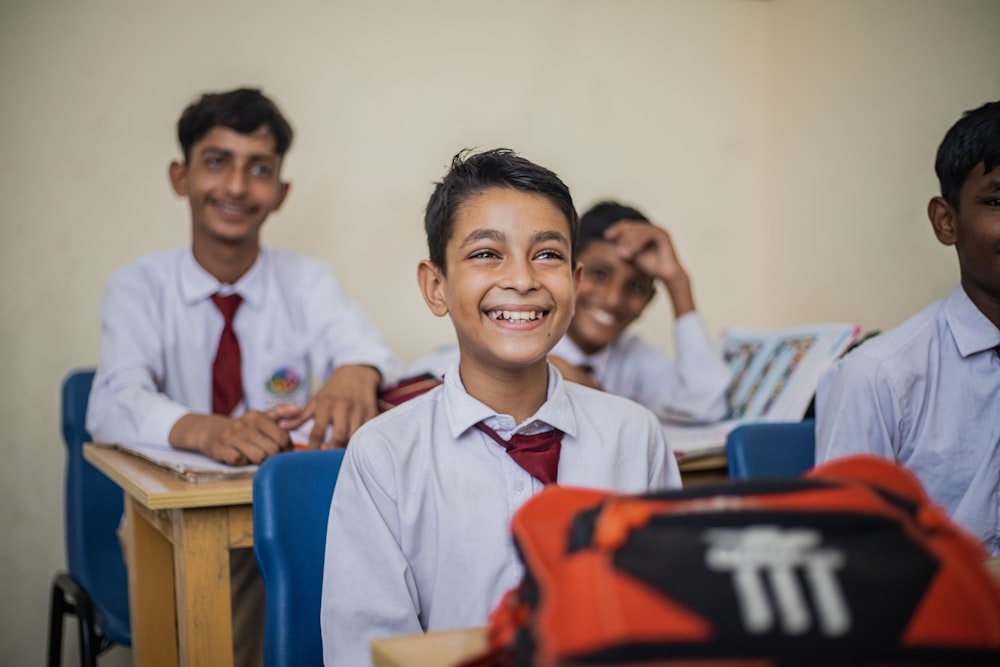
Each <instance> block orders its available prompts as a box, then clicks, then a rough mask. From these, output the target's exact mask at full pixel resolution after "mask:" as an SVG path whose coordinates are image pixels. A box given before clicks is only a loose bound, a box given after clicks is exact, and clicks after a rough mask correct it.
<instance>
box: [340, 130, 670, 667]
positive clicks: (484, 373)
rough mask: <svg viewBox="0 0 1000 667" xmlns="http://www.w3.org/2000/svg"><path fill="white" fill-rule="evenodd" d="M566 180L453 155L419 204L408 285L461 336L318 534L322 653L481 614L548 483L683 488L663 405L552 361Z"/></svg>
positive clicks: (371, 444)
mask: <svg viewBox="0 0 1000 667" xmlns="http://www.w3.org/2000/svg"><path fill="white" fill-rule="evenodd" d="M577 224H578V221H577V216H576V212H575V209H574V208H573V201H572V198H571V196H570V192H569V190H568V188H567V187H566V186H565V185H564V184H563V182H562V181H561V180H559V178H558V177H557V176H556V175H555V174H554V173H552V172H551V171H549V170H548V169H545V168H543V167H540V166H538V165H535V164H533V163H532V162H529V161H528V160H526V159H524V158H522V157H520V156H518V155H516V154H515V153H513V152H511V151H509V150H506V149H496V150H492V151H487V152H483V153H479V154H466V153H460V154H459V155H457V156H456V157H455V158H454V160H453V162H452V165H451V169H450V170H449V171H448V173H447V174H446V175H445V177H444V178H443V179H442V181H441V182H439V183H438V184H437V186H436V188H435V190H434V192H433V194H432V195H431V198H430V201H429V203H428V204H427V209H426V213H425V218H424V226H425V230H426V233H427V243H428V248H429V256H430V259H428V260H424V261H422V262H420V264H419V266H418V269H417V280H418V283H419V286H420V289H421V292H422V294H423V296H424V300H425V301H426V302H427V305H428V307H429V308H430V310H431V312H433V313H434V314H435V315H437V316H438V317H443V316H444V315H446V314H447V315H449V316H450V317H451V320H452V324H453V325H454V327H455V333H456V335H457V339H458V345H459V358H458V360H457V361H456V364H455V365H454V366H453V367H452V368H451V369H449V370H448V371H447V372H446V373H445V374H444V383H443V384H442V385H440V386H437V387H435V388H434V389H432V390H430V391H429V392H427V393H425V394H423V395H422V396H419V397H417V398H414V399H412V400H410V401H409V402H407V403H404V404H402V405H401V406H399V407H397V408H394V409H392V410H390V411H389V412H387V413H385V414H384V415H381V416H380V417H379V418H378V419H375V420H373V421H371V422H369V423H367V424H366V425H364V426H363V427H361V428H360V429H359V430H358V432H357V433H355V435H354V437H353V438H352V439H351V444H350V446H349V447H348V448H347V454H346V456H345V460H344V464H343V468H342V470H341V473H340V477H339V478H338V481H337V485H336V488H335V490H334V495H333V501H332V503H331V507H330V521H329V528H328V531H327V549H326V562H325V568H324V579H323V605H322V616H321V625H322V632H323V646H324V656H325V661H326V664H328V665H362V664H368V662H369V644H370V642H371V640H372V639H373V638H375V637H380V636H384V635H395V634H404V633H414V632H421V631H427V630H442V629H448V628H459V627H467V626H474V625H482V624H484V623H485V622H486V619H487V616H488V614H489V612H490V611H491V609H492V608H493V607H494V606H495V605H496V604H497V603H498V601H499V600H500V597H501V596H502V594H503V593H504V592H505V591H507V590H508V589H510V588H513V587H514V586H515V585H516V584H517V583H518V581H519V580H520V577H521V575H522V568H521V567H520V565H519V563H518V559H517V556H516V554H515V551H514V546H513V544H512V543H511V540H510V536H509V533H508V525H509V523H510V519H511V516H512V515H513V513H514V512H515V511H516V510H517V509H518V507H520V506H521V504H522V503H524V502H525V501H526V500H527V499H528V498H529V497H530V496H531V495H532V494H534V493H537V492H538V491H540V490H541V489H542V487H543V485H544V484H546V483H552V482H558V483H560V484H567V485H576V486H589V487H596V488H603V489H611V490H617V491H622V492H641V491H646V490H649V489H657V488H665V487H679V486H680V474H679V472H678V470H677V464H676V462H675V461H674V457H673V454H672V453H671V452H670V450H669V449H668V447H667V445H666V443H665V442H664V439H663V435H662V432H661V429H660V426H659V423H658V421H657V419H656V416H655V415H654V414H652V413H651V412H650V411H648V410H647V409H645V408H643V407H642V406H640V405H639V404H637V403H634V402H632V401H629V400H628V399H625V398H622V397H619V396H612V395H608V394H605V393H602V392H599V391H596V390H594V389H591V388H589V387H583V386H581V385H579V384H576V383H570V382H566V381H564V380H563V378H562V376H561V375H560V373H559V371H558V370H557V369H556V368H555V366H553V365H551V364H549V363H548V361H547V357H548V353H549V351H550V350H551V349H552V346H553V345H554V344H555V343H556V342H557V341H558V340H559V339H560V338H561V337H562V336H563V334H564V333H565V332H566V328H567V327H568V326H569V322H570V319H571V318H572V316H573V307H574V289H575V287H576V284H577V283H578V282H579V279H580V271H581V269H580V267H579V266H578V265H576V264H575V260H574V257H573V247H574V241H575V240H576V234H577Z"/></svg>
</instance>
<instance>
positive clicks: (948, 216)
mask: <svg viewBox="0 0 1000 667" xmlns="http://www.w3.org/2000/svg"><path fill="white" fill-rule="evenodd" d="M927 217H928V218H930V221H931V227H933V228H934V235H935V236H937V240H938V241H939V242H940V243H942V244H943V245H955V242H956V241H957V240H958V232H957V229H956V225H955V219H956V218H957V213H956V212H955V209H954V208H952V206H951V204H949V203H948V202H947V201H945V198H944V197H934V198H933V199H931V201H930V203H928V204H927Z"/></svg>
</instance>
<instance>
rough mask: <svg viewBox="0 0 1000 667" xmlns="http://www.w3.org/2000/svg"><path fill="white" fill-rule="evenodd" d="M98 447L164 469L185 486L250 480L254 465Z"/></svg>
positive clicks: (150, 449)
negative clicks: (131, 455) (223, 480)
mask: <svg viewBox="0 0 1000 667" xmlns="http://www.w3.org/2000/svg"><path fill="white" fill-rule="evenodd" d="M95 444H98V445H99V446H101V447H112V448H114V449H119V450H121V451H123V452H128V453H129V454H133V455H135V456H138V457H139V458H142V459H145V460H147V461H149V462H150V463H154V464H156V465H158V466H160V467H161V468H165V469H167V470H169V471H170V472H172V473H174V474H175V475H177V476H178V477H180V478H181V479H184V480H186V481H188V482H207V481H215V480H221V479H240V478H245V477H253V474H254V473H255V472H257V466H256V465H246V466H231V465H227V464H225V463H220V462H218V461H215V460H213V459H210V458H208V457H207V456H205V455H204V454H198V453H196V452H185V451H181V450H179V449H173V448H169V449H168V448H165V447H156V446H152V445H137V444H114V445H106V444H100V443H95Z"/></svg>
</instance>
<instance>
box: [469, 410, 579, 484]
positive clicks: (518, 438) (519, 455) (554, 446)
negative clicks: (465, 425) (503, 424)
mask: <svg viewBox="0 0 1000 667" xmlns="http://www.w3.org/2000/svg"><path fill="white" fill-rule="evenodd" d="M476 428H478V429H479V430H480V431H482V432H483V433H485V434H486V435H488V436H490V437H491V438H493V439H494V440H496V441H497V444H499V445H500V446H501V447H503V448H504V449H506V450H507V453H508V454H510V458H512V459H514V462H515V463H517V465H519V466H521V467H522V468H524V469H525V470H526V471H527V472H529V473H531V476H532V477H534V478H535V479H537V480H538V481H539V482H541V483H542V484H553V483H555V481H556V473H557V472H558V471H559V452H560V450H561V449H562V437H563V432H562V431H560V430H559V429H556V428H554V429H552V430H551V431H544V432H543V433H536V434H535V435H524V434H523V433H515V434H514V435H512V436H511V438H510V440H504V439H503V438H501V437H500V435H499V434H498V433H497V432H496V431H494V430H493V429H491V428H490V427H489V426H487V425H485V424H483V423H482V422H480V423H478V424H476Z"/></svg>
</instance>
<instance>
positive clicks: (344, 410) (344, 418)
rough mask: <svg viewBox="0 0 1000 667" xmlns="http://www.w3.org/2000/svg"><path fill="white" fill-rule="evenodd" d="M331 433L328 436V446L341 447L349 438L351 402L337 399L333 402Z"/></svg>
mask: <svg viewBox="0 0 1000 667" xmlns="http://www.w3.org/2000/svg"><path fill="white" fill-rule="evenodd" d="M332 407H333V434H332V435H331V436H330V446H331V447H336V448H343V447H346V446H347V441H348V439H350V418H351V402H350V401H346V400H339V401H336V402H334V404H333V406H332Z"/></svg>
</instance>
